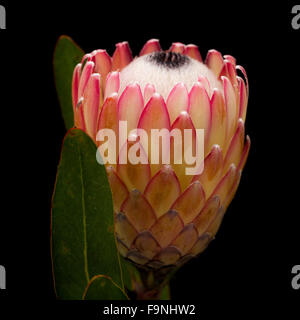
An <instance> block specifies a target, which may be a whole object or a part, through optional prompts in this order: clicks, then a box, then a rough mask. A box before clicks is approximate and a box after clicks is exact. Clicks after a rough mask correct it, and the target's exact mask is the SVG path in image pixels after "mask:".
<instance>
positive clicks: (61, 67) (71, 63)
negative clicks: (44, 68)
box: [53, 36, 84, 130]
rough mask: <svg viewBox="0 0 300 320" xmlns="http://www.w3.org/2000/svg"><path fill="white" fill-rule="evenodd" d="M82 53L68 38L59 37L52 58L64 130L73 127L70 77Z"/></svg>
mask: <svg viewBox="0 0 300 320" xmlns="http://www.w3.org/2000/svg"><path fill="white" fill-rule="evenodd" d="M83 55H84V51H83V50H82V49H81V48H80V47H79V46H78V45H77V44H76V43H75V42H74V41H73V40H72V39H71V38H70V37H68V36H61V37H60V38H59V39H58V41H57V44H56V47H55V50H54V56H53V71H54V80H55V85H56V90H57V95H58V100H59V102H60V106H61V112H62V116H63V119H64V122H65V126H66V129H67V130H68V129H70V128H72V127H73V124H74V123H73V122H74V115H73V106H72V77H73V70H74V68H75V66H76V64H77V63H80V61H81V59H82V57H83Z"/></svg>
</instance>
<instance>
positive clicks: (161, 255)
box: [73, 39, 250, 268]
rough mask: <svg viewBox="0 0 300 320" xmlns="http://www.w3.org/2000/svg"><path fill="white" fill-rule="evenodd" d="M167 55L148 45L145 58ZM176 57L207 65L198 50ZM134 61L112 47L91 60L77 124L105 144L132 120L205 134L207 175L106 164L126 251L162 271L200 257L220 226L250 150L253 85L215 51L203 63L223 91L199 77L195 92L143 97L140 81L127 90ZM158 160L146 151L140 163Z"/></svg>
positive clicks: (77, 84) (85, 66)
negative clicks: (102, 134)
mask: <svg viewBox="0 0 300 320" xmlns="http://www.w3.org/2000/svg"><path fill="white" fill-rule="evenodd" d="M160 50H161V48H160V45H159V42H158V40H155V39H153V40H149V41H148V42H147V43H146V44H145V46H144V47H143V49H142V50H141V52H140V56H141V55H145V54H149V53H152V52H156V51H160ZM169 51H173V52H178V53H181V54H183V55H188V56H189V57H191V58H193V59H196V60H198V61H200V62H202V58H201V55H200V52H199V50H198V48H197V46H195V45H186V46H185V45H183V44H181V43H173V45H172V46H171V48H170V49H169ZM132 60H133V58H132V54H131V50H130V48H129V46H128V43H127V42H123V43H119V44H117V45H116V50H115V52H114V54H113V56H112V58H111V57H110V56H109V55H108V54H107V52H106V51H105V50H95V51H93V52H92V53H91V54H87V55H85V56H84V58H83V60H82V63H80V64H78V65H77V66H76V68H75V70H74V76H73V108H74V109H73V110H74V121H75V126H76V127H78V128H81V129H82V130H84V131H86V132H87V133H88V134H89V135H90V136H91V137H92V138H93V139H94V140H95V142H96V143H97V144H99V142H97V141H96V134H97V132H98V130H100V129H104V128H108V129H113V130H114V132H115V133H116V135H117V136H118V123H119V120H126V121H127V123H128V132H129V131H130V130H131V129H135V128H141V129H144V130H146V132H149V130H151V129H162V128H167V129H168V130H171V129H174V128H178V129H180V130H182V131H183V130H184V129H192V130H195V129H204V130H205V160H204V171H203V172H202V173H201V174H200V175H198V176H189V175H186V174H185V170H184V169H185V167H186V165H185V164H184V163H183V164H181V165H179V164H174V163H173V164H172V161H171V164H170V165H164V164H162V163H159V164H151V163H149V164H135V165H134V164H131V163H128V164H120V163H117V164H111V165H108V166H107V173H108V177H109V181H110V186H111V190H112V195H113V202H114V211H115V232H116V236H117V240H118V246H119V251H120V252H121V254H122V255H123V256H125V257H127V258H129V259H130V260H132V261H134V262H135V263H137V264H140V265H144V266H147V267H151V268H160V267H162V266H165V265H172V264H181V263H183V262H185V261H187V260H188V259H189V258H190V257H192V256H196V255H198V254H199V253H200V252H202V251H203V250H204V249H205V248H206V246H207V245H208V243H209V241H210V240H211V239H213V238H214V236H215V234H216V232H217V231H218V229H219V226H220V224H221V221H222V218H223V216H224V213H225V211H226V209H227V207H228V205H229V204H230V202H231V200H232V198H233V197H234V194H235V192H236V190H237V187H238V185H239V181H240V177H241V172H242V170H243V168H244V165H245V162H246V159H247V156H248V152H249V148H250V140H249V137H246V139H245V130H244V122H245V118H246V109H247V101H248V83H247V77H246V73H245V70H244V69H243V68H242V67H241V66H237V65H236V61H235V59H234V58H233V57H232V56H229V55H226V56H224V57H222V55H221V54H220V53H219V52H218V51H216V50H210V51H209V52H208V54H207V56H206V59H205V64H206V66H208V68H209V69H210V70H211V71H213V73H214V74H215V76H216V77H217V78H218V79H219V80H220V81H221V83H222V88H223V91H221V90H219V89H216V88H211V87H210V83H209V81H208V80H207V79H206V78H205V77H203V76H201V75H199V79H198V81H197V82H195V84H194V85H193V87H192V88H191V89H190V90H188V89H187V87H186V85H185V84H184V83H178V84H177V85H176V86H175V87H174V88H173V90H172V91H171V92H170V93H169V96H168V98H167V99H166V101H165V100H164V99H163V98H162V96H161V95H159V94H158V93H157V92H155V86H154V85H153V84H151V83H149V84H147V85H146V86H145V88H144V90H143V92H142V91H141V88H140V86H139V84H137V83H133V84H129V85H128V86H127V87H126V88H125V90H124V91H123V92H119V87H120V78H119V72H120V71H121V70H122V69H123V68H124V67H125V66H127V65H128V64H129V63H130V62H131V61H132ZM237 70H240V71H241V72H242V74H243V76H244V79H245V80H246V83H245V81H244V79H243V78H242V77H240V76H238V75H237ZM127 142H128V143H127V145H124V146H117V150H118V148H119V147H120V150H121V151H120V154H121V155H120V154H119V155H118V156H119V158H120V156H122V153H123V152H127V150H128V148H130V146H131V145H132V142H130V141H127ZM141 143H142V142H141ZM141 150H143V148H142V146H141ZM150 153H151V150H145V152H144V154H143V155H142V156H144V157H147V156H148V157H150ZM119 158H118V159H119Z"/></svg>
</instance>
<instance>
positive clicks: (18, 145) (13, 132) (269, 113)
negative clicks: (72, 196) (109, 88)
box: [0, 1, 300, 318]
mask: <svg viewBox="0 0 300 320" xmlns="http://www.w3.org/2000/svg"><path fill="white" fill-rule="evenodd" d="M1 4H2V5H5V7H6V11H7V29H6V30H0V43H1V69H0V70H1V71H0V72H1V75H0V84H1V100H0V106H1V108H0V110H1V116H0V119H1V120H2V121H1V163H2V164H1V167H2V170H1V172H2V173H1V181H2V186H3V188H2V192H1V194H2V197H1V204H2V210H0V217H1V220H0V233H1V234H0V236H1V239H0V240H1V242H0V264H2V265H4V266H5V267H6V270H7V290H6V291H5V292H4V291H3V290H2V291H0V305H1V304H2V302H4V303H3V304H2V306H4V305H5V306H6V307H7V308H8V310H9V311H10V312H11V313H12V314H14V313H17V312H21V314H23V315H25V314H28V315H31V316H33V317H35V316H43V315H44V314H45V312H46V313H49V314H50V315H51V316H53V317H57V318H60V317H63V316H66V315H69V316H72V317H75V315H78V314H79V315H83V313H84V314H88V312H90V314H91V318H93V317H94V313H93V311H91V310H96V308H97V305H95V304H85V305H83V304H81V303H79V302H78V303H75V302H74V303H72V304H70V303H63V302H59V301H57V300H56V298H55V294H54V291H53V285H52V275H51V260H50V205H51V195H52V191H53V186H54V182H55V174H56V167H57V164H58V161H59V154H60V148H61V142H62V139H63V136H64V134H65V129H64V124H63V121H62V118H61V115H60V109H59V105H58V101H57V97H56V91H55V87H54V82H53V75H52V55H53V50H54V46H55V42H56V40H57V38H58V37H59V36H60V35H61V34H67V35H69V36H71V37H72V38H73V39H74V40H75V41H76V42H77V43H78V44H79V45H80V46H81V47H82V48H83V49H84V50H85V51H86V52H89V51H92V50H94V49H96V48H104V49H107V51H108V53H109V54H112V53H113V51H114V48H115V43H117V42H120V41H124V40H126V41H128V42H129V44H130V47H131V49H132V52H133V55H137V54H138V53H139V51H140V50H141V48H142V46H143V45H144V43H145V42H146V41H147V40H149V39H151V38H158V39H160V43H161V46H162V48H164V49H167V48H169V46H170V45H171V44H172V42H178V41H179V42H183V43H185V44H188V43H194V44H197V45H198V46H199V48H200V52H201V54H202V57H203V58H204V57H205V55H206V52H207V51H208V50H209V49H212V48H214V49H217V50H219V51H220V52H221V53H222V54H231V55H233V56H234V57H235V58H236V59H237V63H238V64H241V65H242V66H244V67H245V69H246V71H247V74H248V77H249V83H250V98H249V104H248V113H247V121H246V133H247V134H249V135H250V137H251V141H252V146H251V150H250V155H249V158H248V162H247V164H246V167H245V170H244V172H243V176H242V180H241V184H240V187H239V189H238V192H237V195H236V197H235V199H234V201H233V202H232V203H231V205H230V207H229V209H228V211H227V214H226V217H225V219H224V222H223V224H222V227H221V229H220V231H219V233H218V234H217V237H216V240H215V241H213V242H212V243H211V244H210V246H209V248H208V250H206V251H205V252H204V253H203V254H202V255H201V256H200V257H199V258H197V259H195V260H194V261H191V262H190V263H188V264H187V265H185V266H184V267H183V268H182V269H181V270H180V271H179V272H178V273H177V274H176V276H175V278H174V279H173V281H172V282H171V288H172V297H173V298H174V299H176V300H177V301H182V302H185V303H192V302H194V303H197V304H198V305H199V307H200V310H201V312H200V315H201V313H202V314H207V315H208V316H211V317H217V316H228V317H229V316H230V317H233V318H237V317H242V318H244V317H245V316H247V315H251V316H262V315H264V316H268V317H271V316H274V315H278V314H279V313H281V314H282V315H284V316H285V317H286V318H290V317H291V316H292V315H296V314H297V313H296V312H297V307H299V301H300V299H299V298H300V290H298V291H296V290H293V289H292V287H291V279H292V274H291V269H292V267H293V266H294V265H296V264H300V255H299V242H300V233H299V231H300V230H299V222H300V218H299V215H300V212H299V205H298V201H299V200H298V199H299V196H298V190H299V182H298V177H299V174H298V166H299V156H298V150H299V142H298V140H299V139H298V137H299V134H298V127H299V124H298V123H299V120H298V119H299V111H298V109H299V102H300V101H299V100H300V99H299V75H300V47H299V43H300V42H299V40H300V30H293V29H292V26H291V19H292V17H293V15H292V14H291V9H292V7H293V5H294V4H296V3H285V4H282V5H280V4H275V3H272V4H264V6H263V5H262V4H254V3H253V2H251V3H250V2H247V3H246V2H239V5H238V6H237V5H236V4H234V3H232V4H231V3H228V2H226V3H222V5H221V4H220V3H209V4H207V3H205V4H204V3H202V2H195V3H192V2H184V1H177V2H174V1H173V2H168V3H164V2H162V1H161V2H160V3H155V2H153V1H151V2H142V1H141V2H139V3H136V4H135V3H134V2H122V3H121V4H120V3H117V2H104V1H97V2H90V1H89V2H88V1H86V2H81V3H77V4H76V3H75V2H74V1H73V2H69V3H68V2H67V1H65V2H62V1H61V2H57V3H54V2H53V1H51V2H43V3H42V2H39V3H38V4H33V3H30V4H28V3H23V4H12V3H11V2H10V3H6V2H3V1H2V3H1ZM8 301H12V304H10V303H9V304H8V303H7V302H8ZM2 306H1V307H2ZM87 306H88V307H87ZM1 307H0V309H1ZM39 307H42V308H43V310H44V311H43V313H41V312H39V311H38V310H40V309H39ZM86 312H87V313H86Z"/></svg>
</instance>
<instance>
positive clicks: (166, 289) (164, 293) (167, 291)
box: [160, 284, 171, 300]
mask: <svg viewBox="0 0 300 320" xmlns="http://www.w3.org/2000/svg"><path fill="white" fill-rule="evenodd" d="M160 300H171V295H170V285H169V284H167V285H166V286H165V287H164V288H163V289H162V291H161V294H160Z"/></svg>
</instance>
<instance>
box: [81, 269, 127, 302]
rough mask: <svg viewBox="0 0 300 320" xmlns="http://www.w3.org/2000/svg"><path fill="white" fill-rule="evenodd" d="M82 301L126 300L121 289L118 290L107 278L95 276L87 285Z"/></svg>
mask: <svg viewBox="0 0 300 320" xmlns="http://www.w3.org/2000/svg"><path fill="white" fill-rule="evenodd" d="M83 299H84V300H127V299H128V298H127V296H126V295H125V294H124V292H123V291H122V289H121V288H119V287H118V286H117V285H116V284H115V283H114V282H113V281H112V280H111V279H110V278H109V277H105V276H103V275H98V276H95V277H94V278H93V279H92V280H91V281H90V283H89V284H88V286H87V288H86V291H85V293H84V294H83Z"/></svg>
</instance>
